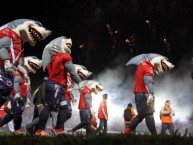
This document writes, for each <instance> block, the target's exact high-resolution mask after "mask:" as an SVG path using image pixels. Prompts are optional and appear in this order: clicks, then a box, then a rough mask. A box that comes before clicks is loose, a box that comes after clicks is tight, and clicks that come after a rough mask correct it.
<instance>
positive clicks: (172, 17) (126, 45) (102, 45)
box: [0, 0, 193, 80]
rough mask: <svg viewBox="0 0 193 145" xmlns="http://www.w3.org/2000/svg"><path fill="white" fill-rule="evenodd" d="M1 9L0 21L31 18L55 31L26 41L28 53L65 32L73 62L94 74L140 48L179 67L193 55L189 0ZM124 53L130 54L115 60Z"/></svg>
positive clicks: (16, 4)
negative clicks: (39, 39)
mask: <svg viewBox="0 0 193 145" xmlns="http://www.w3.org/2000/svg"><path fill="white" fill-rule="evenodd" d="M11 7H13V8H11ZM7 9H8V10H7ZM1 11H2V12H1V14H0V17H1V19H0V25H3V24H5V23H7V22H10V21H12V20H14V19H18V18H29V19H34V20H38V21H40V22H41V23H42V24H43V26H44V27H46V28H48V29H50V30H52V35H50V36H49V37H48V38H47V39H46V40H44V41H42V42H40V43H39V44H37V45H36V47H31V46H29V44H27V43H26V44H25V48H26V49H25V54H26V56H27V55H36V56H37V57H38V58H41V55H42V51H43V48H44V47H45V46H46V44H47V43H49V42H50V41H51V40H52V39H55V38H56V37H59V36H62V35H63V36H67V37H70V38H72V41H73V47H72V57H73V62H74V63H77V64H82V65H84V66H86V67H87V69H89V70H90V71H92V72H93V73H94V74H97V73H100V72H101V71H102V70H103V69H104V68H106V67H113V65H114V64H115V63H116V64H117V63H120V64H122V65H123V66H124V65H125V63H126V62H127V61H128V60H129V59H130V58H131V57H133V56H136V55H138V54H141V53H149V52H153V53H159V54H162V55H165V56H167V57H168V58H169V60H170V61H171V62H172V63H173V64H174V65H175V66H176V67H178V65H179V62H180V60H181V59H182V58H183V57H184V55H187V54H189V55H190V54H192V52H191V50H192V47H193V41H192V40H193V27H192V26H193V12H192V11H193V1H191V0H183V1H181V0H171V1H168V0H145V1H144V0H63V1H57V2H56V1H48V0H41V1H39V2H38V3H37V2H35V1H25V3H24V2H23V1H2V7H1ZM8 11H9V12H8ZM120 55H123V56H124V58H126V59H124V60H122V62H116V58H117V56H120ZM187 57H188V56H187ZM189 58H191V56H189ZM190 61H191V60H190ZM38 73H39V75H38V78H39V76H42V75H44V74H43V72H42V70H39V72H38ZM33 77H34V78H35V80H36V76H34V75H33V76H32V78H33Z"/></svg>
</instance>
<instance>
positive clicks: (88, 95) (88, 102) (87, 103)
mask: <svg viewBox="0 0 193 145" xmlns="http://www.w3.org/2000/svg"><path fill="white" fill-rule="evenodd" d="M82 83H83V84H82V85H83V89H82V91H81V92H80V98H79V105H78V109H79V114H80V123H79V124H78V125H76V126H75V127H74V128H72V129H71V130H68V132H67V134H73V133H74V132H75V131H76V130H78V129H81V128H83V127H84V128H85V129H86V135H91V134H93V133H94V132H93V129H92V128H91V120H92V113H91V108H92V93H95V94H98V93H99V92H101V91H103V90H104V86H103V85H101V84H100V83H99V82H97V81H95V80H85V81H83V82H82Z"/></svg>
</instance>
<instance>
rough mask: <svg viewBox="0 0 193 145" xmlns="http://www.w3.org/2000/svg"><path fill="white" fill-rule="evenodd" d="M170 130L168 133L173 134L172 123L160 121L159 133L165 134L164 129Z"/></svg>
mask: <svg viewBox="0 0 193 145" xmlns="http://www.w3.org/2000/svg"><path fill="white" fill-rule="evenodd" d="M167 129H168V131H169V132H170V135H173V134H174V124H173V123H162V130H161V134H162V135H163V134H166V130H167Z"/></svg>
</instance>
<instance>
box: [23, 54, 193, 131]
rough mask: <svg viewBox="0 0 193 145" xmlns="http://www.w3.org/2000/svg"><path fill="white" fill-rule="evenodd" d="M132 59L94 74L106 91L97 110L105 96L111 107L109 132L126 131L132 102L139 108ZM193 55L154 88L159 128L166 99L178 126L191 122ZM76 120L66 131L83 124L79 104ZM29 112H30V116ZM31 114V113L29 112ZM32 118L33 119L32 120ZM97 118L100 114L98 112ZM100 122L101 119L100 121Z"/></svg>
mask: <svg viewBox="0 0 193 145" xmlns="http://www.w3.org/2000/svg"><path fill="white" fill-rule="evenodd" d="M128 60H129V59H128V56H126V55H125V56H123V55H122V56H119V57H117V58H116V60H115V61H114V62H113V63H112V66H113V67H112V66H111V67H108V68H105V69H104V71H102V72H101V73H99V74H97V75H94V77H93V78H94V80H97V81H98V82H100V83H101V84H102V85H103V86H104V88H105V90H103V91H102V92H100V93H98V94H97V95H95V94H92V96H93V98H92V99H93V101H92V102H93V108H92V109H93V110H95V111H98V107H99V104H100V102H101V100H102V94H104V93H107V94H108V100H107V107H108V115H109V118H108V130H111V131H119V132H121V131H123V130H124V119H123V111H124V109H125V108H126V107H127V104H128V103H132V104H133V107H134V108H136V107H135V102H134V94H133V86H134V75H135V70H136V67H135V66H126V65H125V64H126V63H127V61H128ZM190 62H191V56H188V55H185V57H184V59H182V60H181V61H180V62H179V66H178V67H175V68H174V69H173V70H171V71H169V72H167V73H166V74H164V75H163V76H158V75H155V78H154V88H155V113H154V117H155V122H156V126H159V127H160V126H161V120H160V118H159V112H160V109H161V107H163V106H164V103H165V101H166V100H168V99H169V100H170V101H171V107H172V108H173V109H174V110H175V116H174V117H173V121H174V125H175V123H176V125H177V124H179V123H185V124H189V119H190V118H191V117H192V114H193V110H192V104H193V97H192V92H193V91H192V89H193V87H192V86H193V80H192V79H191V75H190V71H189V65H190ZM74 96H75V97H76V99H77V100H78V99H79V92H78V90H75V91H74ZM72 110H73V112H72V117H71V118H70V119H69V120H68V121H67V122H66V123H65V128H72V127H74V126H75V125H77V124H78V123H79V122H80V117H79V110H78V102H77V104H76V105H73V106H72ZM25 112H26V113H25V114H24V115H25V116H29V114H31V115H32V112H33V111H32V110H31V109H30V110H26V111H25ZM27 112H28V113H27ZM29 112H31V113H29ZM31 115H30V118H31ZM96 116H97V113H96ZM30 118H29V117H28V118H27V117H25V120H26V122H30V121H29V120H31V119H30ZM97 121H98V123H99V120H97ZM143 124H145V123H144V121H143V122H142V123H141V124H139V126H138V130H139V131H143V132H144V130H146V129H147V128H145V127H144V126H143Z"/></svg>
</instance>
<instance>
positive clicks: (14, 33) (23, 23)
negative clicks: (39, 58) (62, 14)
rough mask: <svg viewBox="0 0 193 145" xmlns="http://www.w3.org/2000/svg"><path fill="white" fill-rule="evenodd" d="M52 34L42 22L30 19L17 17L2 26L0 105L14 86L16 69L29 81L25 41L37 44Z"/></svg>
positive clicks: (0, 37)
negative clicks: (25, 59) (25, 57)
mask: <svg viewBox="0 0 193 145" xmlns="http://www.w3.org/2000/svg"><path fill="white" fill-rule="evenodd" d="M50 34H51V31H50V30H48V29H45V28H44V27H43V26H42V24H41V23H40V22H38V21H35V20H30V19H17V20H14V21H12V22H10V23H7V24H5V25H3V26H2V27H0V106H1V105H3V104H4V102H5V101H6V98H7V96H8V95H9V94H10V92H11V89H12V88H13V81H14V69H15V68H16V69H18V70H19V71H20V72H22V73H23V74H24V76H25V82H26V83H29V77H28V75H27V71H26V70H25V68H24V67H23V65H24V43H25V42H28V43H29V44H30V45H31V46H35V45H36V43H37V42H39V41H41V40H44V39H45V38H46V37H47V36H49V35H50Z"/></svg>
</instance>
